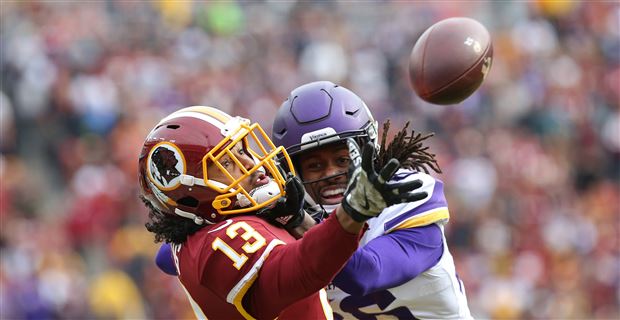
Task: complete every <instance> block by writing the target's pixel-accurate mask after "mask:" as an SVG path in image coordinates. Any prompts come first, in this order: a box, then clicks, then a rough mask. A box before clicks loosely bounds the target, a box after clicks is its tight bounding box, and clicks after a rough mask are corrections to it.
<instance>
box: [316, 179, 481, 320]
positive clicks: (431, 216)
mask: <svg viewBox="0 0 620 320" xmlns="http://www.w3.org/2000/svg"><path fill="white" fill-rule="evenodd" d="M396 177H401V178H402V177H405V178H404V179H402V180H400V181H408V180H414V179H420V180H422V182H423V185H422V188H420V189H418V190H416V192H418V191H426V192H427V193H428V196H427V197H426V198H425V199H422V200H420V201H416V202H411V203H405V204H399V205H394V206H391V207H388V208H386V209H385V210H384V211H383V212H382V213H381V215H379V216H378V217H377V218H373V219H370V220H368V225H369V229H368V230H367V231H366V233H365V234H364V236H363V237H362V240H361V242H360V246H363V245H366V244H367V243H368V242H370V241H371V240H373V239H375V238H377V237H380V236H382V235H385V234H388V233H390V232H393V231H395V230H399V229H405V228H414V227H421V226H428V225H430V224H436V225H438V226H439V228H440V230H441V233H442V238H443V255H442V256H441V258H440V259H439V262H437V263H436V264H435V265H434V266H433V267H431V268H430V269H428V270H426V271H424V272H422V273H421V274H419V275H418V276H416V277H415V278H413V279H411V280H409V281H407V282H405V283H403V284H401V285H399V286H397V287H393V288H389V289H387V290H381V291H378V292H373V293H371V294H368V295H366V296H351V295H349V294H347V293H345V292H344V291H342V290H340V289H339V288H337V287H335V286H333V285H330V287H329V288H328V291H327V295H328V299H329V300H330V305H331V307H332V309H333V311H334V319H361V318H372V319H374V318H375V317H383V316H385V317H386V318H396V319H471V318H472V317H471V314H470V311H469V307H468V306H467V298H466V295H465V287H464V286H463V283H462V281H461V280H460V279H458V277H457V275H456V271H455V267H454V260H453V258H452V255H451V254H450V251H449V250H448V246H447V244H446V238H445V234H444V225H445V224H446V223H447V222H448V219H449V212H448V208H447V203H446V201H445V197H444V194H443V183H442V182H441V181H439V180H436V179H435V178H433V177H431V176H430V175H427V174H425V173H414V174H412V173H411V171H406V170H402V169H401V170H399V172H398V173H397V174H396ZM361 276H363V275H361ZM390 316H391V317H390Z"/></svg>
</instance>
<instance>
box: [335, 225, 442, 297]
mask: <svg viewBox="0 0 620 320" xmlns="http://www.w3.org/2000/svg"><path fill="white" fill-rule="evenodd" d="M442 254H443V235H442V232H441V230H440V228H439V226H438V225H436V224H431V225H427V226H423V227H415V228H408V229H401V230H397V231H394V232H392V233H389V234H386V235H383V236H380V237H377V238H375V239H373V240H372V241H370V242H369V243H368V244H366V245H365V246H364V247H362V248H360V249H358V250H357V251H356V252H355V253H354V254H353V256H352V257H351V259H350V260H349V261H348V262H347V264H346V265H345V267H344V268H343V269H342V271H340V273H339V274H338V275H337V276H336V277H335V278H334V281H333V283H334V285H336V286H337V287H338V288H340V289H342V290H343V291H345V292H347V293H349V294H351V295H359V296H363V295H367V294H369V293H372V292H376V291H380V290H383V289H386V288H393V287H396V286H399V285H401V284H403V283H405V282H407V281H409V280H411V279H413V278H415V277H416V276H417V275H419V274H420V273H422V272H424V271H425V270H427V269H429V268H431V267H433V266H434V265H435V264H437V262H438V261H439V259H441V256H442Z"/></svg>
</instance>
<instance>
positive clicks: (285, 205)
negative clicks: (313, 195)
mask: <svg viewBox="0 0 620 320" xmlns="http://www.w3.org/2000/svg"><path fill="white" fill-rule="evenodd" d="M284 188H285V191H286V195H285V196H283V197H280V198H279V199H278V200H276V201H275V202H274V203H275V205H273V206H269V207H267V208H263V209H260V210H259V211H258V212H257V213H256V215H257V216H258V217H260V218H262V219H264V220H266V221H267V222H269V223H270V224H272V225H275V226H276V227H280V228H285V229H293V228H296V227H298V226H299V225H301V223H302V222H303V221H304V215H305V213H304V210H303V205H304V195H305V191H304V186H303V184H302V183H301V180H299V178H298V177H296V176H293V175H289V176H288V178H287V179H286V184H285V186H284Z"/></svg>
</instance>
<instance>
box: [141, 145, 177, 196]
mask: <svg viewBox="0 0 620 320" xmlns="http://www.w3.org/2000/svg"><path fill="white" fill-rule="evenodd" d="M147 167H148V177H149V179H150V180H151V182H152V183H153V184H155V186H157V188H159V189H161V190H172V189H175V188H176V187H178V186H179V184H180V183H181V178H180V176H181V174H184V173H185V158H184V157H183V153H181V150H180V149H179V148H178V147H177V146H176V145H174V144H172V143H170V142H161V143H158V144H157V145H155V146H154V147H153V149H151V152H150V153H149V157H148V159H147Z"/></svg>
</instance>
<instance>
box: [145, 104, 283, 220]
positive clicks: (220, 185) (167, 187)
mask: <svg viewBox="0 0 620 320" xmlns="http://www.w3.org/2000/svg"><path fill="white" fill-rule="evenodd" d="M238 143H242V146H243V149H244V151H245V152H246V154H248V155H251V157H252V158H253V160H254V166H253V167H252V168H249V169H248V168H246V167H244V166H243V165H242V163H241V162H240V160H239V158H238V157H237V156H236V155H235V153H234V152H232V151H231V149H232V148H233V147H234V146H235V145H237V144H238ZM225 155H227V156H228V157H229V158H228V157H227V159H231V160H232V161H233V162H235V163H236V165H237V166H238V167H239V168H241V170H242V172H243V175H242V176H241V177H233V176H232V175H231V174H230V173H229V172H228V171H227V170H226V168H225V166H223V165H222V164H221V163H220V161H219V160H220V159H221V158H222V157H223V156H225ZM278 158H279V159H280V161H281V162H283V165H279V164H278V163H277V159H278ZM139 166H140V168H139V180H140V191H141V194H142V196H144V197H145V198H146V199H147V200H148V201H149V202H150V203H151V204H152V205H153V207H155V208H156V209H157V210H160V211H162V212H164V213H166V214H171V215H179V216H182V217H186V218H190V219H193V220H194V222H196V223H197V224H203V223H209V224H213V223H217V222H219V221H221V220H224V219H226V215H230V214H240V213H247V212H251V211H255V210H257V209H260V208H263V207H266V206H268V205H269V204H271V203H273V202H274V201H275V200H277V199H278V198H280V197H281V196H283V195H284V193H285V191H284V185H285V175H286V174H287V173H288V172H291V173H293V174H294V169H293V167H292V164H291V162H290V158H289V156H288V154H287V153H286V150H285V149H284V147H278V148H276V147H275V146H274V144H273V143H272V142H271V140H270V139H269V137H268V135H267V134H266V133H265V132H264V131H263V129H262V128H261V127H260V125H259V124H258V123H254V124H250V121H249V120H247V119H244V118H241V117H231V116H230V115H228V114H226V113H224V112H222V111H221V110H218V109H216V108H212V107H203V106H196V107H188V108H184V109H181V110H178V111H176V112H174V113H172V114H170V115H169V116H167V117H165V118H164V119H162V120H161V121H160V122H159V123H158V124H157V125H156V126H155V128H154V129H153V130H152V131H151V132H150V133H149V135H148V136H147V138H146V140H145V142H144V146H143V148H142V152H141V154H140V160H139ZM209 166H216V167H217V168H218V169H219V170H221V171H222V172H223V173H224V176H226V177H228V179H227V181H215V180H212V179H209V177H208V174H207V168H208V167H209ZM257 171H262V172H263V173H264V174H266V175H267V176H268V177H269V178H270V181H269V183H268V184H267V185H264V186H261V187H260V188H254V189H253V190H245V189H244V188H243V187H242V186H241V185H240V182H242V181H244V179H249V178H250V177H253V176H256V172H257ZM258 189H260V191H259V190H258Z"/></svg>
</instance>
